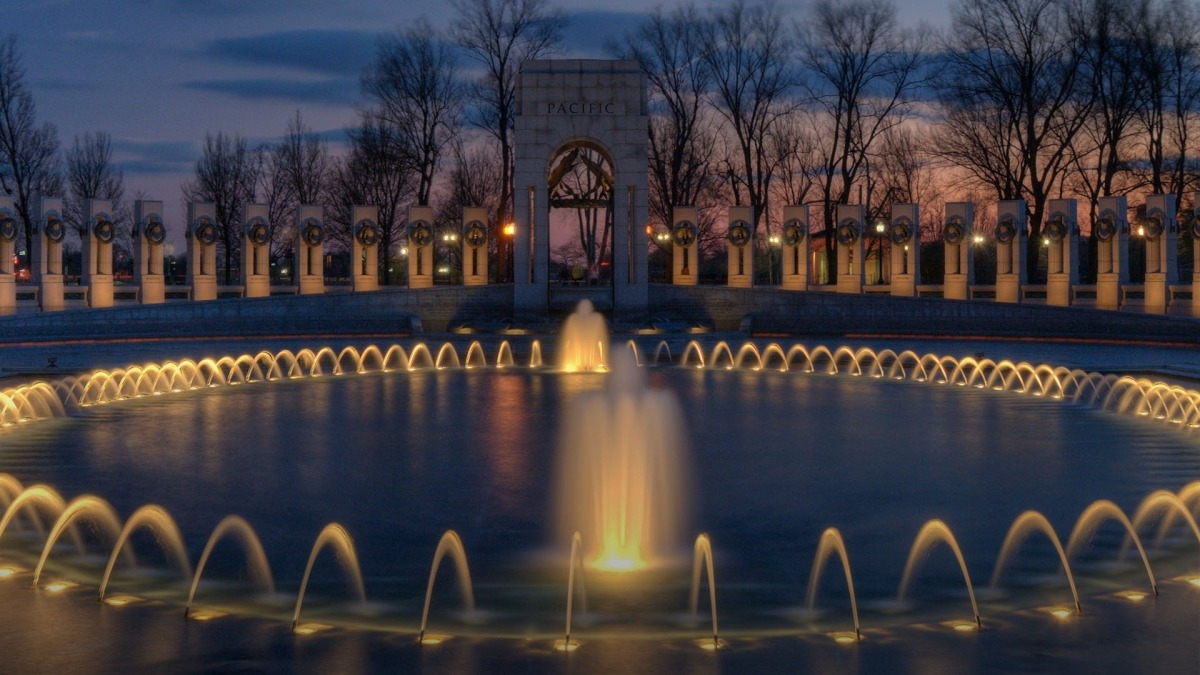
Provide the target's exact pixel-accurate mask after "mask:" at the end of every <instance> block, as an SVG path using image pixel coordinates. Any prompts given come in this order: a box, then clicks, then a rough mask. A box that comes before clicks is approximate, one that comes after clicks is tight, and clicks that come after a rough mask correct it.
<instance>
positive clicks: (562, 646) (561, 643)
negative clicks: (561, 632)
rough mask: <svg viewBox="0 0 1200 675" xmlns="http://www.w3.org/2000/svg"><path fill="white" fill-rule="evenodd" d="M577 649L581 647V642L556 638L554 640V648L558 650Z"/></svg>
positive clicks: (568, 650) (570, 650)
mask: <svg viewBox="0 0 1200 675" xmlns="http://www.w3.org/2000/svg"><path fill="white" fill-rule="evenodd" d="M576 649H579V643H578V642H576V641H574V640H571V641H567V640H555V642H554V650H555V651H558V652H567V653H570V652H573V651H575V650H576Z"/></svg>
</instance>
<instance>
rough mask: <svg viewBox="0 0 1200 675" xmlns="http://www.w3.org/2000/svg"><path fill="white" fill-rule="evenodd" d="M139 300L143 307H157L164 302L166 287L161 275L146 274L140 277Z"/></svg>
mask: <svg viewBox="0 0 1200 675" xmlns="http://www.w3.org/2000/svg"><path fill="white" fill-rule="evenodd" d="M140 295H141V299H142V304H143V305H158V304H161V303H163V302H166V299H167V285H166V280H165V279H164V278H163V275H161V274H147V275H145V276H143V277H142V286H141V293H140Z"/></svg>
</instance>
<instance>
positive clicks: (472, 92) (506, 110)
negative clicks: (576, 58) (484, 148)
mask: <svg viewBox="0 0 1200 675" xmlns="http://www.w3.org/2000/svg"><path fill="white" fill-rule="evenodd" d="M450 4H451V6H452V7H453V8H454V10H455V12H456V13H457V14H458V16H457V18H456V19H455V21H454V24H453V31H454V37H455V39H456V40H457V41H458V43H459V45H460V46H461V47H462V48H463V49H465V50H466V52H467V55H468V56H469V57H470V58H471V59H472V60H474V61H476V62H477V63H478V64H479V65H480V66H482V67H483V75H482V76H481V77H480V78H479V79H478V80H476V81H475V82H474V83H473V84H472V85H471V86H470V87H469V91H468V93H469V96H470V98H471V100H473V101H475V103H476V105H475V106H474V107H472V109H471V115H470V118H471V121H472V123H474V124H475V125H476V126H478V127H479V128H480V129H483V130H485V131H487V132H488V133H489V134H491V135H492V136H494V137H495V138H496V141H497V142H498V143H499V145H500V187H501V192H500V203H499V204H498V205H497V210H496V220H495V221H494V222H493V223H492V234H493V235H495V234H496V230H497V229H498V227H499V225H500V224H501V223H507V222H509V220H510V219H511V214H512V199H513V122H514V120H515V118H516V115H517V104H516V95H517V72H518V71H519V69H520V67H521V63H523V62H524V61H528V60H531V59H540V58H545V57H547V56H550V55H552V54H554V53H555V52H557V51H558V49H559V44H560V42H561V39H562V31H563V28H565V27H566V24H567V19H566V15H564V14H563V13H562V11H561V10H558V9H552V8H550V7H549V6H548V5H547V3H546V2H545V0H451V3H450ZM493 238H495V237H494V236H493Z"/></svg>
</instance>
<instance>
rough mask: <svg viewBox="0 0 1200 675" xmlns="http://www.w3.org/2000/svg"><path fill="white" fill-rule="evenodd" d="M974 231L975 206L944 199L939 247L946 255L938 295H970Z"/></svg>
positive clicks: (961, 297)
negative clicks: (943, 222) (939, 293)
mask: <svg viewBox="0 0 1200 675" xmlns="http://www.w3.org/2000/svg"><path fill="white" fill-rule="evenodd" d="M974 231H975V205H974V204H972V203H971V202H948V203H947V204H946V224H945V226H944V227H943V228H942V249H943V251H945V256H946V257H945V258H944V260H945V263H944V265H945V277H944V279H943V281H942V283H943V287H942V289H943V290H942V297H945V298H949V299H951V300H967V299H969V298H970V297H971V284H973V283H975V255H974V251H973V250H972V248H971V245H972V241H973V239H974Z"/></svg>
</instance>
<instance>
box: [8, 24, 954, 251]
mask: <svg viewBox="0 0 1200 675" xmlns="http://www.w3.org/2000/svg"><path fill="white" fill-rule="evenodd" d="M947 2H948V0H895V3H896V6H897V8H898V9H899V13H900V16H901V23H902V24H904V25H916V24H917V23H919V22H926V23H929V24H931V25H934V26H935V27H942V26H944V25H945V23H946V18H945V17H946V14H947V11H946V7H947ZM550 4H552V5H553V6H557V7H559V8H561V9H563V10H564V11H565V12H566V13H567V15H568V18H569V19H570V26H569V28H568V29H567V32H566V36H565V37H566V39H565V41H564V42H565V45H564V53H563V54H561V56H562V57H567V58H570V57H575V58H596V57H604V56H606V54H605V52H604V44H605V42H606V41H608V40H611V39H616V38H619V37H620V36H621V35H623V34H625V33H626V32H628V31H630V30H631V29H632V28H633V27H635V26H636V25H637V23H638V22H639V21H640V19H641V18H642V17H644V16H645V14H646V13H647V12H648V11H649V8H652V7H653V6H654V4H653V3H651V2H646V1H645V0H559V1H558V2H553V0H552V1H551V3H550ZM779 4H780V6H781V7H783V8H785V11H786V12H787V13H788V14H789V15H792V16H797V17H798V16H801V15H802V14H801V13H802V12H803V7H804V3H803V2H802V0H780V2H779ZM663 6H664V7H668V8H669V7H671V6H673V3H670V2H668V3H664V4H663ZM0 16H3V17H4V21H3V23H2V24H0V32H2V33H15V34H16V35H17V37H18V49H19V51H20V53H21V54H22V58H23V61H24V65H25V69H26V78H27V82H28V84H29V85H30V86H31V88H32V90H33V94H34V97H35V100H36V103H37V110H38V117H39V119H40V120H42V121H47V122H51V123H53V124H54V125H55V126H57V127H58V131H59V140H60V143H61V144H62V146H63V148H66V147H69V146H70V144H71V142H72V140H73V138H74V137H75V136H77V135H82V134H84V133H85V132H89V131H93V132H95V131H104V132H107V133H109V134H110V135H111V137H112V140H113V151H114V159H115V160H116V162H117V163H118V165H119V166H120V167H121V169H122V170H123V171H124V177H125V192H126V195H128V196H129V197H130V198H132V197H133V195H135V194H136V193H138V192H142V193H144V194H145V196H146V198H149V199H161V200H163V201H164V202H166V204H165V207H166V211H167V213H166V218H167V224H168V228H169V229H171V230H173V234H174V233H177V232H181V231H182V221H183V215H182V214H183V207H182V203H181V197H180V185H181V184H182V183H183V182H184V181H186V180H188V179H189V178H190V177H191V175H192V170H193V167H194V165H195V162H196V160H197V159H198V158H199V156H200V150H201V147H202V145H203V142H204V137H205V135H206V134H208V133H213V134H215V133H217V132H226V133H238V134H240V135H242V136H244V137H246V138H247V139H248V140H249V141H250V142H251V143H252V144H258V143H261V142H269V141H272V140H274V139H276V138H278V137H279V136H280V135H281V134H282V133H283V131H284V129H285V128H286V126H287V123H288V121H289V119H291V118H292V117H293V116H294V115H295V114H296V112H297V111H299V112H300V114H301V115H302V116H303V118H304V121H305V123H306V124H307V125H308V126H310V127H311V128H313V129H314V130H316V131H318V132H322V133H323V134H325V135H326V137H328V138H330V139H334V140H340V139H341V138H342V133H341V130H342V129H344V128H346V127H349V126H353V125H354V124H355V121H356V115H357V113H356V110H357V108H358V107H359V106H361V105H362V104H363V99H362V97H361V94H360V91H359V78H360V75H361V74H362V72H363V70H364V69H365V68H366V67H367V66H368V65H369V64H370V62H371V60H372V57H373V55H374V49H375V43H376V40H377V39H378V37H379V36H380V35H382V34H386V33H389V32H395V31H397V30H403V29H405V28H406V27H407V26H408V25H410V24H411V22H413V21H415V20H416V19H417V18H419V17H425V18H427V19H428V20H429V21H430V22H431V23H432V24H433V25H434V26H435V27H439V28H440V27H443V26H446V25H448V24H449V22H450V21H451V19H452V10H451V8H450V3H449V2H448V0H0ZM172 239H174V237H172Z"/></svg>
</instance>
